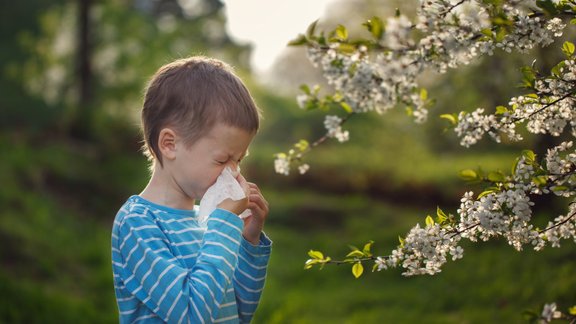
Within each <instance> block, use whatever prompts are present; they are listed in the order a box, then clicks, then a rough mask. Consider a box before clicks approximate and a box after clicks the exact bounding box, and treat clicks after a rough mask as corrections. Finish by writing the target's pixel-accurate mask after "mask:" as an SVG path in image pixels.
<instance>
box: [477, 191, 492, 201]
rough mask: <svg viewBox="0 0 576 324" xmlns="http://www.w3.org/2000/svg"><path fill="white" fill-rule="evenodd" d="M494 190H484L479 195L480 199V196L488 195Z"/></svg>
mask: <svg viewBox="0 0 576 324" xmlns="http://www.w3.org/2000/svg"><path fill="white" fill-rule="evenodd" d="M494 192H495V191H494V190H484V191H482V192H481V193H480V194H479V195H478V198H477V199H480V198H482V197H484V196H487V195H489V194H491V193H494Z"/></svg>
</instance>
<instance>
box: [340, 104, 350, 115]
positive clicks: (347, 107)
mask: <svg viewBox="0 0 576 324" xmlns="http://www.w3.org/2000/svg"><path fill="white" fill-rule="evenodd" d="M340 107H342V108H343V109H344V110H345V111H346V112H347V113H349V114H351V113H352V112H353V111H352V107H350V105H349V104H347V103H346V102H345V101H340Z"/></svg>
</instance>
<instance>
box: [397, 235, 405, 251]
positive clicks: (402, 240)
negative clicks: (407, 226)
mask: <svg viewBox="0 0 576 324" xmlns="http://www.w3.org/2000/svg"><path fill="white" fill-rule="evenodd" d="M398 242H400V247H401V248H403V247H404V239H403V238H402V237H401V236H400V235H398Z"/></svg>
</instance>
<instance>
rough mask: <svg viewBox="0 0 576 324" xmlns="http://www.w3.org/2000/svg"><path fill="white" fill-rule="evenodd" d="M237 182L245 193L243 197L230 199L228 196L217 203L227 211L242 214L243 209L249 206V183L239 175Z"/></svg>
mask: <svg viewBox="0 0 576 324" xmlns="http://www.w3.org/2000/svg"><path fill="white" fill-rule="evenodd" d="M236 179H237V180H238V183H239V184H240V186H241V187H242V189H243V190H244V194H245V195H246V197H245V198H243V199H240V200H232V199H230V198H226V199H224V200H223V201H222V202H221V203H219V204H218V206H217V207H218V208H221V209H225V210H227V211H229V212H232V213H234V214H236V215H240V214H242V212H243V211H245V210H246V209H248V208H249V205H248V200H249V199H250V185H249V184H248V182H246V179H244V177H242V176H241V175H239V176H238V177H237V178H236Z"/></svg>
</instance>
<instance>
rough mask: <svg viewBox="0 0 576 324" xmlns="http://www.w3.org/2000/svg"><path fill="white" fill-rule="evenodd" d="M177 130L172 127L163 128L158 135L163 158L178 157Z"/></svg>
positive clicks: (172, 158)
mask: <svg viewBox="0 0 576 324" xmlns="http://www.w3.org/2000/svg"><path fill="white" fill-rule="evenodd" d="M176 137H177V136H176V132H174V130H172V129H170V128H163V129H162V130H161V131H160V134H159V135H158V148H159V149H160V153H162V157H163V160H164V159H167V160H174V159H175V158H176Z"/></svg>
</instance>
